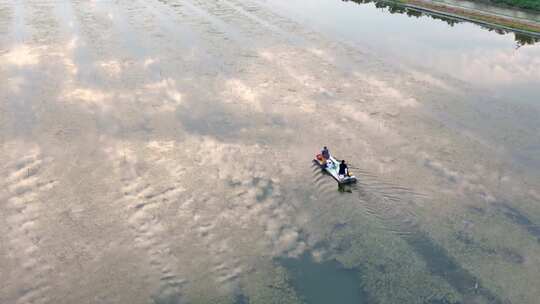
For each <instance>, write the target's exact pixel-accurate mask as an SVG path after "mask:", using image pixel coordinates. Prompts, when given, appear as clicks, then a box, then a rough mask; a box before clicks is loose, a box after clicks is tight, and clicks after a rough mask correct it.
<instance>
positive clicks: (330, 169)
mask: <svg viewBox="0 0 540 304" xmlns="http://www.w3.org/2000/svg"><path fill="white" fill-rule="evenodd" d="M313 162H315V163H316V164H317V165H318V166H319V167H321V169H322V170H324V171H326V172H327V173H328V174H330V176H332V177H333V178H334V179H335V180H336V181H337V182H338V183H339V184H352V183H356V176H354V175H351V172H350V171H349V172H348V173H349V175H348V176H340V175H339V174H338V173H339V161H338V160H337V159H335V158H334V157H333V156H330V158H329V159H325V158H324V157H323V156H322V155H321V154H318V155H317V156H316V157H315V159H314V160H313Z"/></svg>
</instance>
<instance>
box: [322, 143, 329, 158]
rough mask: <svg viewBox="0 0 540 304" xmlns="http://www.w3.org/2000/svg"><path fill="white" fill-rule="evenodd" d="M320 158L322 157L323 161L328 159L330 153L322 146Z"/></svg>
mask: <svg viewBox="0 0 540 304" xmlns="http://www.w3.org/2000/svg"><path fill="white" fill-rule="evenodd" d="M321 154H322V156H323V157H324V160H328V159H330V151H328V148H327V147H326V146H324V148H323V149H322V151H321Z"/></svg>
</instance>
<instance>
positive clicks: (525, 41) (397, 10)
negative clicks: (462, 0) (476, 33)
mask: <svg viewBox="0 0 540 304" xmlns="http://www.w3.org/2000/svg"><path fill="white" fill-rule="evenodd" d="M341 1H343V2H349V1H350V2H354V3H357V4H368V3H373V4H374V5H375V7H376V8H381V9H385V10H387V11H388V12H389V13H390V14H404V15H407V16H409V17H415V18H420V17H422V16H426V17H429V18H432V19H436V20H440V21H444V22H446V23H447V24H448V25H449V26H452V27H453V26H454V25H456V24H458V23H462V22H465V21H461V20H458V19H453V18H448V17H444V16H438V15H432V14H429V13H425V12H422V11H419V10H415V9H411V8H408V7H405V6H402V5H400V4H398V3H392V2H382V1H378V0H341ZM478 25H479V26H480V27H482V28H483V29H486V30H488V31H490V32H495V33H497V34H499V35H506V34H509V33H513V34H514V40H515V41H516V49H518V48H520V47H522V46H524V45H533V44H535V43H537V42H540V37H534V36H531V35H527V34H522V33H517V32H514V31H511V30H506V29H501V28H493V27H489V26H486V25H482V24H478Z"/></svg>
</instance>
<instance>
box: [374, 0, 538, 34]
mask: <svg viewBox="0 0 540 304" xmlns="http://www.w3.org/2000/svg"><path fill="white" fill-rule="evenodd" d="M382 2H387V3H397V4H400V5H402V6H404V7H406V8H409V9H412V10H416V11H420V12H424V13H429V14H432V15H439V16H444V17H447V18H453V19H458V20H465V21H469V22H474V23H477V24H480V25H485V26H489V27H493V28H501V29H505V30H510V31H514V32H518V33H521V34H526V35H531V36H534V37H537V38H540V23H536V22H533V21H531V22H526V21H522V20H518V19H515V18H511V17H508V16H503V15H498V14H495V13H490V12H482V11H478V10H473V9H468V8H463V7H457V6H452V5H449V4H443V3H441V2H437V3H435V2H434V1H425V0H382Z"/></svg>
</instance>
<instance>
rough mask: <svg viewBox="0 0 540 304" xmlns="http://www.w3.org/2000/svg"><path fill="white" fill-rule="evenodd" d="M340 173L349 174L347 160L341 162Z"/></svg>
mask: <svg viewBox="0 0 540 304" xmlns="http://www.w3.org/2000/svg"><path fill="white" fill-rule="evenodd" d="M338 174H339V175H343V176H347V175H348V174H349V169H348V167H347V164H345V160H342V161H341V164H339V173H338Z"/></svg>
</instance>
